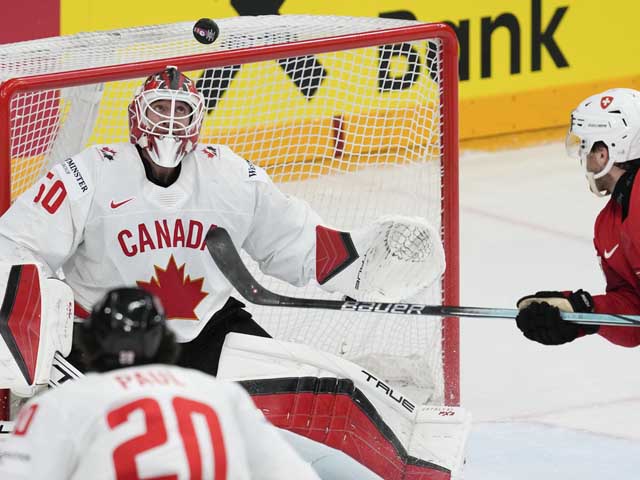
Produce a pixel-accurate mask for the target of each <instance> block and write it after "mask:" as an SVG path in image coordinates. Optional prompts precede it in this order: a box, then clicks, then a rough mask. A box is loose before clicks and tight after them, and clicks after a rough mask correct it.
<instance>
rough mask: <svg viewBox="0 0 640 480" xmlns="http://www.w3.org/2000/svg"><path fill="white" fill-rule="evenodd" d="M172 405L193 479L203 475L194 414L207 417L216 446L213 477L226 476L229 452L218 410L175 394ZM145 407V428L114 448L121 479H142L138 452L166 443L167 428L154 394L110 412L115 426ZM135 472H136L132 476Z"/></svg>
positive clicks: (167, 478)
mask: <svg viewBox="0 0 640 480" xmlns="http://www.w3.org/2000/svg"><path fill="white" fill-rule="evenodd" d="M172 406H173V410H174V413H175V415H176V419H177V421H178V430H179V431H180V436H181V437H182V445H183V446H184V451H185V453H186V456H187V461H188V463H189V471H190V473H191V475H190V478H191V479H194V480H196V479H198V480H200V479H202V455H201V454H200V446H199V445H198V437H197V435H196V431H195V427H194V425H193V415H199V416H202V417H204V420H205V421H206V424H207V428H208V431H209V435H210V437H211V438H210V441H211V446H212V447H213V452H212V453H213V455H212V456H213V458H214V462H215V472H214V478H215V479H216V480H219V479H220V480H223V479H225V478H226V477H227V455H226V451H225V446H224V439H223V438H222V430H221V428H220V421H219V419H218V415H217V414H216V412H215V410H213V408H211V407H210V406H209V405H207V404H204V403H202V402H197V401H195V400H190V399H188V398H183V397H175V398H173V400H172ZM136 411H142V413H143V414H144V418H145V423H146V431H145V433H143V434H142V435H138V436H137V437H134V438H132V439H130V440H127V441H126V442H124V443H123V444H122V445H120V446H118V447H116V449H115V450H114V451H113V463H114V467H115V470H116V477H117V478H118V480H125V479H126V480H134V479H139V478H140V477H139V476H138V473H137V468H136V460H135V457H136V455H138V454H140V453H142V452H145V451H148V450H151V449H153V448H155V447H159V446H160V445H163V444H164V443H165V442H166V441H167V429H166V427H165V421H164V418H163V415H162V409H161V407H160V404H159V403H158V402H157V401H156V400H154V399H153V398H141V399H138V400H135V401H133V402H130V403H127V404H125V405H122V406H121V407H118V408H116V409H115V410H112V411H110V412H109V413H108V414H107V424H108V425H109V428H111V429H114V428H116V427H118V426H119V425H121V424H123V423H126V422H127V420H128V418H129V416H130V415H131V414H132V413H133V412H136ZM133 475H135V476H133ZM177 478H178V476H177V475H164V476H161V477H153V478H149V479H148V480H177Z"/></svg>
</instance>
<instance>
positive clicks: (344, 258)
mask: <svg viewBox="0 0 640 480" xmlns="http://www.w3.org/2000/svg"><path fill="white" fill-rule="evenodd" d="M316 231H317V240H316V243H317V247H316V277H317V280H318V282H319V283H320V285H321V286H322V288H323V289H325V290H327V291H329V292H338V293H341V294H344V295H347V296H349V297H352V298H354V299H355V300H358V301H378V302H399V301H402V300H406V299H408V298H411V297H412V296H413V295H415V294H416V293H417V292H419V291H420V290H422V289H424V288H426V287H428V286H429V285H431V284H432V283H433V282H435V281H436V280H438V279H439V278H440V276H441V275H442V273H443V272H444V270H445V256H444V249H443V246H442V242H441V240H440V238H441V236H440V232H439V231H438V230H437V229H436V228H435V227H433V226H432V225H431V224H430V223H429V222H427V221H426V220H425V219H423V218H419V217H402V216H389V217H383V218H380V219H378V220H376V221H375V222H374V223H373V224H372V225H370V226H367V227H364V228H361V229H358V230H354V231H352V232H339V231H336V230H332V229H329V228H326V227H321V226H319V227H318V228H317V229H316Z"/></svg>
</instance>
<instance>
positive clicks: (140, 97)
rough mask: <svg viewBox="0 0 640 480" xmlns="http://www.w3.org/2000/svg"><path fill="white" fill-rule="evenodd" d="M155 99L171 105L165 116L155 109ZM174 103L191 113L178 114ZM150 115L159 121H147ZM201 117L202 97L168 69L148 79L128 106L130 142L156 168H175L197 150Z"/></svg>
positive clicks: (187, 80) (182, 78)
mask: <svg viewBox="0 0 640 480" xmlns="http://www.w3.org/2000/svg"><path fill="white" fill-rule="evenodd" d="M157 100H167V101H169V102H170V105H171V108H170V112H169V113H168V114H167V113H164V112H160V111H158V110H156V109H155V108H154V102H155V101H157ZM176 102H184V103H185V104H187V105H188V106H189V108H190V112H189V113H187V114H183V115H182V116H180V115H179V114H177V113H176ZM151 112H153V113H154V114H155V115H154V118H158V120H156V121H154V120H152V119H151V118H150V116H149V113H151ZM203 117H204V98H203V97H202V95H201V94H200V92H198V89H197V88H196V85H195V83H194V82H193V81H192V80H191V79H190V78H189V77H187V76H186V75H184V74H182V73H181V72H180V71H179V70H178V69H177V68H176V67H173V66H169V67H167V68H166V69H164V70H163V71H161V72H158V73H156V74H153V75H151V76H150V77H149V78H147V79H146V81H145V82H144V85H142V87H140V88H139V89H138V91H137V92H136V95H135V97H134V98H133V101H132V102H131V104H130V105H129V136H130V140H131V143H133V144H137V145H139V146H140V147H141V148H143V149H145V150H146V151H147V153H148V154H149V156H150V157H151V160H153V162H154V163H156V164H157V165H159V166H161V167H176V166H177V165H178V164H179V163H180V162H181V161H182V159H183V158H184V156H185V155H187V154H188V153H189V152H191V151H192V150H193V149H194V148H195V147H196V145H197V143H198V137H199V135H200V127H201V126H202V120H203Z"/></svg>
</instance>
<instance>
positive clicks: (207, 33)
mask: <svg viewBox="0 0 640 480" xmlns="http://www.w3.org/2000/svg"><path fill="white" fill-rule="evenodd" d="M219 34H220V29H219V28H218V25H217V24H216V22H214V21H213V20H211V19H210V18H201V19H200V20H198V21H197V22H196V24H195V25H194V26H193V36H194V37H196V40H198V41H199V42H200V43H204V44H205V45H209V44H211V43H213V42H215V41H216V38H218V35H219Z"/></svg>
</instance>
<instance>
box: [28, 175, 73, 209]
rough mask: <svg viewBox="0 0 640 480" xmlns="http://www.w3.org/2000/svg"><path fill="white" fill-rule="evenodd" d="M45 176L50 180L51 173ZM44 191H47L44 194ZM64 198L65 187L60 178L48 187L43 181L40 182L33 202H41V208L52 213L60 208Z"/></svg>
mask: <svg viewBox="0 0 640 480" xmlns="http://www.w3.org/2000/svg"><path fill="white" fill-rule="evenodd" d="M47 178H48V179H49V180H51V179H52V178H53V173H51V172H49V173H47ZM45 191H46V192H47V193H46V195H45V194H44V193H45ZM65 198H67V189H66V188H65V186H64V183H63V182H62V180H56V181H55V182H53V184H51V185H49V187H48V188H47V186H46V185H45V184H44V183H41V184H40V188H38V193H37V194H36V198H34V199H33V203H41V204H42V208H44V209H45V210H46V211H47V212H49V213H50V214H51V215H53V214H54V213H56V211H57V210H58V208H60V205H62V202H64V199H65Z"/></svg>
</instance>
